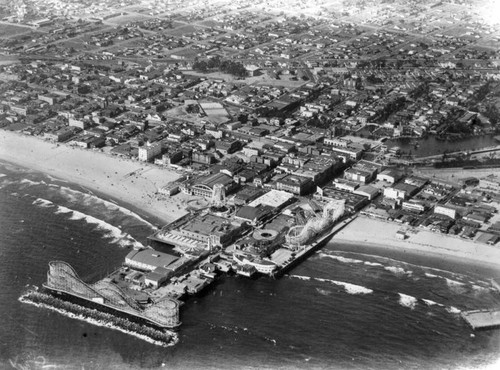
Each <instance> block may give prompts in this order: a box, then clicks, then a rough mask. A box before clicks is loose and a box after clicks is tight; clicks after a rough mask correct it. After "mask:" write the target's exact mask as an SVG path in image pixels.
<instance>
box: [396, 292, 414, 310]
mask: <svg viewBox="0 0 500 370" xmlns="http://www.w3.org/2000/svg"><path fill="white" fill-rule="evenodd" d="M398 294H399V304H400V305H401V306H404V307H408V308H410V309H412V310H413V309H414V308H415V306H416V305H417V302H418V299H417V298H415V297H413V296H411V295H407V294H403V293H398Z"/></svg>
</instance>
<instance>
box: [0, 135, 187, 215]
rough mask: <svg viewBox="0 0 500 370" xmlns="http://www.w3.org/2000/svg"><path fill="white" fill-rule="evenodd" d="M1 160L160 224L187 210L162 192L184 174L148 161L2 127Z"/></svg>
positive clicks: (0, 140)
mask: <svg viewBox="0 0 500 370" xmlns="http://www.w3.org/2000/svg"><path fill="white" fill-rule="evenodd" d="M0 160H3V161H6V162H10V163H13V164H16V165H19V166H21V167H26V168H29V169H32V170H36V171H40V172H43V173H45V174H48V175H51V176H53V177H56V178H59V179H61V180H65V181H69V182H71V183H75V184H78V185H80V186H82V187H84V188H86V189H88V190H90V191H94V192H97V193H99V194H101V195H104V196H106V197H109V198H110V199H112V200H115V201H117V202H119V203H122V204H124V205H125V206H127V205H129V206H130V208H133V209H134V211H136V212H138V213H140V214H142V215H144V216H146V217H153V218H154V219H155V220H156V221H157V222H159V223H160V224H161V223H164V224H166V223H170V222H172V221H173V220H174V219H177V218H179V217H181V216H182V215H184V214H185V213H186V212H185V211H184V209H183V207H182V206H180V204H179V203H180V202H179V201H178V200H176V201H174V200H173V199H169V198H168V197H165V196H161V195H158V194H156V192H157V191H158V189H160V188H161V187H163V186H165V185H166V184H168V183H169V182H171V181H174V180H176V179H177V178H179V176H180V175H179V174H177V173H176V172H173V171H168V170H166V169H162V168H159V167H157V166H153V165H151V164H147V163H144V162H138V161H133V160H128V159H121V158H118V157H114V156H111V155H107V154H104V153H101V152H97V151H93V150H85V149H81V148H74V147H71V146H67V145H63V144H59V145H58V144H54V143H51V142H48V141H44V140H42V139H40V138H35V137H31V136H26V135H21V134H18V133H14V132H8V131H0ZM177 197H179V198H182V196H177ZM177 197H176V198H177Z"/></svg>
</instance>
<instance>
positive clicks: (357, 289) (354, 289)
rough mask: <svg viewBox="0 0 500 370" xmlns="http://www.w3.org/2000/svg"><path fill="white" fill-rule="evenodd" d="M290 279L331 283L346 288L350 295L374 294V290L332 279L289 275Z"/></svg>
mask: <svg viewBox="0 0 500 370" xmlns="http://www.w3.org/2000/svg"><path fill="white" fill-rule="evenodd" d="M288 277H290V278H295V279H300V280H314V281H320V282H322V283H330V284H334V285H337V286H340V287H342V288H344V290H345V291H346V293H349V294H370V293H373V290H371V289H368V288H366V287H364V286H361V285H356V284H351V283H346V282H343V281H337V280H331V279H322V278H313V277H310V276H302V275H288Z"/></svg>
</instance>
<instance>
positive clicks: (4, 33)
mask: <svg viewBox="0 0 500 370" xmlns="http://www.w3.org/2000/svg"><path fill="white" fill-rule="evenodd" d="M31 30H32V29H31V27H28V26H17V25H14V24H7V23H4V22H1V23H0V38H3V39H8V38H11V37H13V36H17V35H20V34H23V33H28V32H31Z"/></svg>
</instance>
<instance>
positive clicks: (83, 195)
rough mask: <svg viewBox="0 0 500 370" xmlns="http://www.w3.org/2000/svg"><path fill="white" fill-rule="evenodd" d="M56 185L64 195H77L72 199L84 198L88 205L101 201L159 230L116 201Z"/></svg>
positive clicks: (109, 207)
mask: <svg viewBox="0 0 500 370" xmlns="http://www.w3.org/2000/svg"><path fill="white" fill-rule="evenodd" d="M56 186H57V187H58V188H59V189H60V191H61V193H62V194H63V195H65V196H66V197H68V196H73V197H75V198H71V200H77V198H76V197H79V198H81V199H83V201H84V202H85V204H87V205H91V202H96V203H100V204H102V205H104V206H105V207H106V208H107V209H108V210H111V211H119V212H121V213H122V214H124V215H126V216H130V217H133V218H135V219H136V220H138V221H140V222H142V223H144V224H146V225H148V226H149V227H151V228H152V229H153V230H157V229H158V228H157V227H156V226H154V225H153V224H152V223H151V222H149V221H147V220H145V219H144V218H142V217H141V216H139V215H138V214H137V213H135V212H132V211H131V210H129V209H127V208H125V207H122V206H119V205H118V204H116V203H113V202H110V201H108V200H105V199H102V198H99V197H98V196H96V195H93V194H89V193H84V192H81V191H78V190H74V189H71V188H69V187H67V186H59V185H56Z"/></svg>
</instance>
